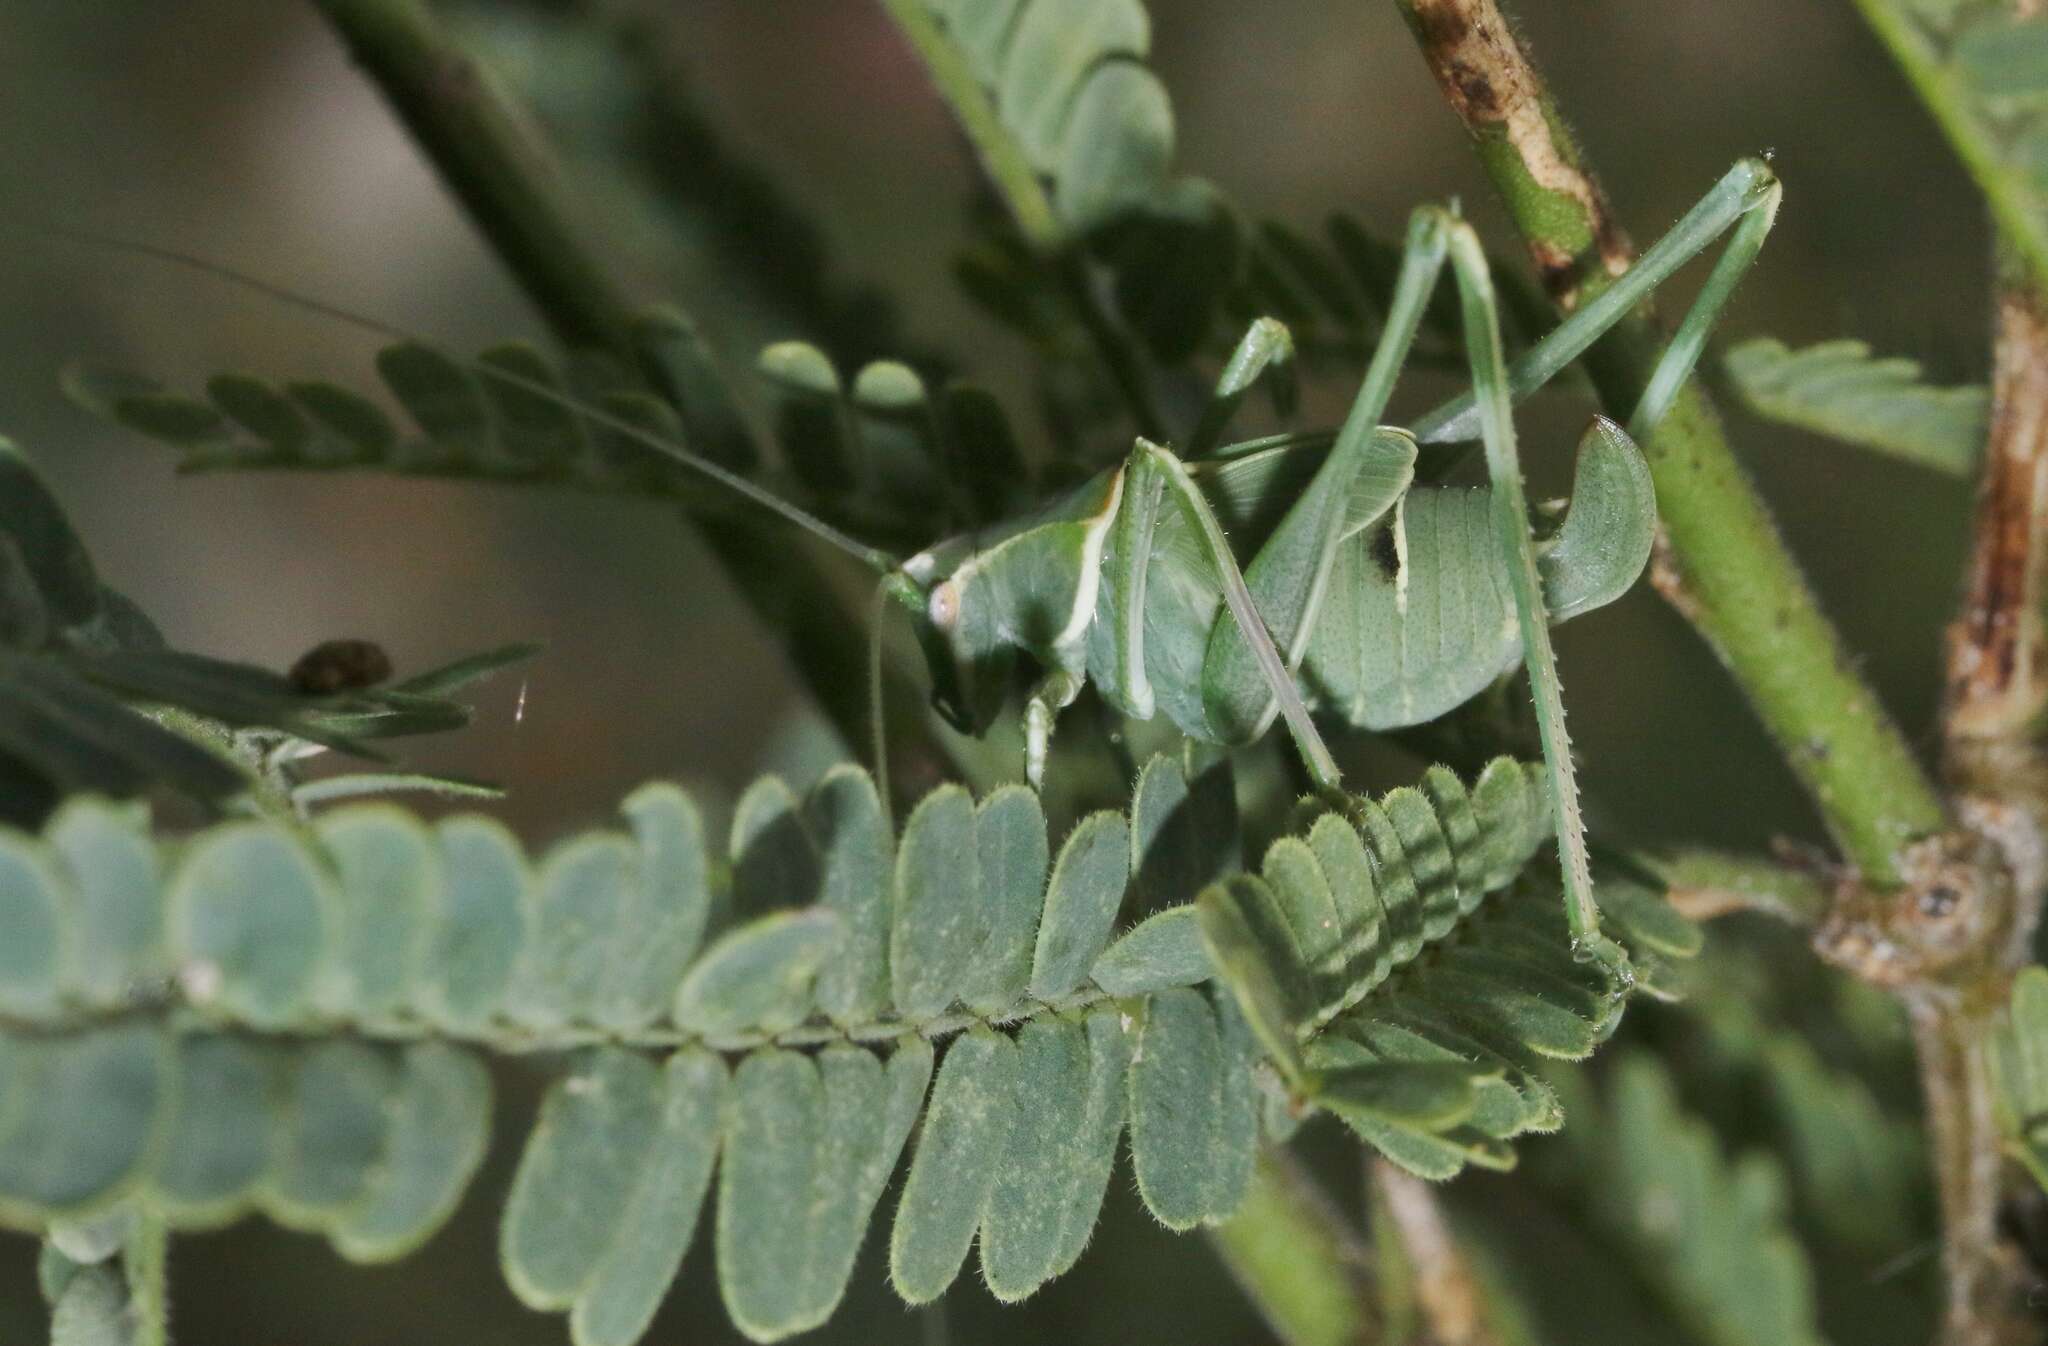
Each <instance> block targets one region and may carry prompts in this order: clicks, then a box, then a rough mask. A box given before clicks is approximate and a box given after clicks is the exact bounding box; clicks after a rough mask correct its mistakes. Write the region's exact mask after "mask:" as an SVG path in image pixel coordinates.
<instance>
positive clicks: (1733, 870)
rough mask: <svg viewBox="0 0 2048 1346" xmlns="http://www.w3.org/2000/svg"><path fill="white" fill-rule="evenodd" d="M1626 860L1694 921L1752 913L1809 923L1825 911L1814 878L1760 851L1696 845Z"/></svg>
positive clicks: (1821, 886) (1822, 887) (1824, 895)
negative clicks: (1652, 878) (1650, 874)
mask: <svg viewBox="0 0 2048 1346" xmlns="http://www.w3.org/2000/svg"><path fill="white" fill-rule="evenodd" d="M1629 858H1630V859H1632V860H1634V861H1635V862H1636V863H1638V864H1640V865H1642V866H1643V867H1644V868H1646V869H1648V870H1650V871H1651V872H1653V873H1655V874H1656V875H1657V877H1658V878H1660V879H1662V880H1664V882H1665V883H1666V884H1667V885H1669V888H1670V891H1669V893H1668V894H1667V896H1668V897H1669V899H1670V902H1671V904H1672V905H1673V906H1675V907H1677V908H1678V909H1679V910H1680V911H1681V912H1683V913H1684V914H1685V915H1687V916H1690V917H1691V918H1693V919H1694V920H1696V921H1699V920H1711V919H1712V918H1714V917H1717V916H1729V915H1733V914H1734V913H1736V912H1739V911H1754V912H1759V913H1761V914H1763V915H1766V916H1774V917H1776V918H1777V919H1779V920H1781V921H1787V922H1790V923H1791V924H1793V925H1798V926H1814V925H1818V924H1820V921H1821V918H1822V917H1823V916H1825V915H1826V914H1827V910H1828V902H1829V900H1830V897H1831V894H1830V893H1829V891H1828V887H1827V885H1826V884H1825V883H1823V882H1821V880H1820V879H1819V877H1818V876H1816V875H1814V874H1812V873H1809V872H1807V871H1805V870H1799V869H1792V868H1789V867H1787V866H1785V865H1782V864H1779V863H1778V862H1777V861H1775V860H1771V859H1768V858H1766V857H1764V856H1761V855H1736V854H1733V853H1731V852H1728V851H1715V850H1704V849H1700V850H1682V851H1664V852H1640V851H1639V852H1634V853H1631V855H1630V857H1629Z"/></svg>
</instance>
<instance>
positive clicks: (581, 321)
mask: <svg viewBox="0 0 2048 1346" xmlns="http://www.w3.org/2000/svg"><path fill="white" fill-rule="evenodd" d="M316 3H317V4H318V5H319V6H320V8H321V9H322V10H324V11H325V12H326V14H327V17H328V19H329V20H330V21H331V22H332V23H333V24H334V26H335V28H336V29H337V30H339V31H340V33H341V34H342V36H343V37H344V38H345V39H346V40H347V42H348V46H349V51H350V53H351V54H352V55H353V56H354V57H355V60H356V62H357V63H358V64H359V65H361V66H362V68H363V70H364V72H365V73H366V74H368V75H369V77H370V78H371V79H372V80H374V81H376V83H377V86H378V87H379V88H380V89H382V90H383V91H384V96H385V97H386V98H388V99H389V100H390V101H391V105H392V108H393V110H394V111H396V112H397V113H398V115H399V117H400V119H401V120H403V121H404V122H405V125H406V129H407V130H409V131H411V132H412V134H413V137H414V138H415V139H417V140H418V141H419V143H420V148H421V149H423V150H425V151H426V153H427V156H428V157H429V158H430V159H432V160H433V162H434V166H435V167H436V168H437V169H438V170H439V171H440V173H441V177H442V179H443V180H444V181H446V183H447V184H448V187H449V190H451V191H453V192H454V193H455V195H456V196H457V197H458V198H459V199H460V200H461V201H462V203H463V204H464V205H465V206H467V207H468V208H469V210H470V214H471V216H472V218H473V219H474V220H475V221H476V225H477V228H478V229H480V230H481V231H482V232H483V235H484V237H485V238H487V239H488V240H490V244H491V247H492V248H493V250H495V251H496V252H497V254H498V256H499V257H501V258H503V259H504V262H505V264H506V265H507V266H509V267H510V268H511V269H512V271H513V274H515V275H516V276H518V277H519V283H520V284H521V285H522V286H524V287H525V289H526V291H527V293H529V294H530V295H532V296H533V300H534V303H535V305H536V306H537V307H538V308H539V309H540V311H541V313H542V315H543V316H544V317H546V319H547V320H548V322H549V323H550V324H551V325H552V326H553V327H554V329H555V332H556V334H557V335H558V336H560V337H561V339H562V341H563V343H564V344H565V345H569V346H595V347H599V348H602V349H605V350H613V351H622V350H623V351H629V352H630V350H631V341H630V338H629V335H628V333H629V331H630V328H631V321H630V319H631V310H630V309H629V307H628V305H627V302H626V298H625V295H624V293H623V292H622V291H621V290H619V289H618V288H617V286H616V285H615V284H614V283H613V281H612V278H611V276H610V275H609V274H607V272H606V270H605V268H604V267H603V266H602V265H601V264H599V262H598V261H597V259H596V258H595V256H593V255H592V254H591V253H590V252H589V251H587V250H586V249H585V248H584V246H583V244H582V233H583V231H582V229H581V227H580V225H579V222H578V221H577V220H576V218H575V215H574V212H573V211H572V210H571V209H570V201H569V194H568V192H567V191H566V190H565V188H564V184H563V183H562V182H561V179H560V175H559V171H558V169H557V167H556V165H555V163H554V161H553V159H552V158H551V156H550V155H549V153H548V151H547V148H546V146H545V145H544V144H543V143H542V141H541V139H540V136H539V134H538V132H537V130H536V128H535V127H534V126H533V125H532V124H531V123H530V122H529V121H528V120H527V119H526V118H525V117H524V116H523V115H521V113H520V111H519V109H518V108H517V107H516V106H515V105H514V104H513V103H512V101H511V100H510V99H509V98H507V97H506V96H505V94H504V92H503V90H502V89H500V88H499V86H498V84H497V82H496V81H495V80H494V79H493V78H492V77H491V75H490V73H489V72H488V71H486V70H485V69H484V68H483V67H482V66H481V65H479V64H478V63H477V62H476V61H475V60H474V59H473V58H472V57H471V56H470V55H469V53H467V52H465V51H464V50H462V48H461V47H459V46H458V45H456V44H455V43H454V42H453V41H452V40H450V38H449V36H448V35H447V33H446V32H445V31H444V30H443V29H442V26H441V24H440V21H439V20H437V19H436V18H435V17H434V16H433V14H432V13H430V12H429V11H428V10H427V8H426V7H425V6H424V5H423V4H420V3H417V0H316ZM486 204H487V205H488V208H487V209H486V208H483V207H484V206H485V205H486Z"/></svg>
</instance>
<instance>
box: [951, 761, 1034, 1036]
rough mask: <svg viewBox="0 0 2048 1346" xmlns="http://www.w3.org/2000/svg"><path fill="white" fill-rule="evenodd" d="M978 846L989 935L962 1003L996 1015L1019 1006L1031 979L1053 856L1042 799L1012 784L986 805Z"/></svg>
mask: <svg viewBox="0 0 2048 1346" xmlns="http://www.w3.org/2000/svg"><path fill="white" fill-rule="evenodd" d="M974 847H975V859H976V864H977V876H978V879H979V882H980V884H981V887H980V889H979V893H980V898H981V902H982V905H983V907H984V908H985V909H986V910H987V912H988V933H987V935H986V936H984V937H983V939H982V941H981V946H980V947H979V948H978V949H976V950H975V953H974V958H973V960H972V962H971V963H970V964H969V965H968V969H967V977H966V981H965V982H964V984H963V985H962V987H961V991H960V998H961V1000H963V1001H965V1002H966V1003H967V1004H968V1005H970V1006H972V1007H973V1008H974V1009H976V1010H978V1011H980V1012H982V1013H984V1014H992V1013H999V1012H1000V1011H1001V1010H1003V1009H1004V1008H1005V1007H1007V1006H1010V1005H1014V1004H1015V1003H1017V1001H1018V1000H1019V999H1020V998H1021V997H1022V996H1023V994H1024V988H1025V983H1026V982H1027V981H1029V980H1030V977H1031V962H1032V955H1033V953H1034V952H1035V938H1036V935H1037V933H1038V918H1039V912H1040V909H1041V907H1042V906H1043V905H1044V903H1043V902H1042V901H1041V900H1040V899H1041V896H1042V894H1043V893H1044V892H1045V874H1046V865H1047V863H1048V862H1049V860H1050V857H1051V843H1050V841H1048V839H1047V837H1046V831H1045V811H1044V810H1043V809H1042V808H1040V807H1039V803H1038V796H1037V795H1035V794H1033V793H1032V792H1031V791H1029V790H1027V789H1025V788H1024V787H1023V786H1020V785H1011V786H1005V787H1003V788H1001V789H998V790H996V791H995V792H994V793H993V794H991V795H989V796H988V798H986V799H984V800H982V801H981V803H980V805H978V806H977V807H976V809H975V811H974Z"/></svg>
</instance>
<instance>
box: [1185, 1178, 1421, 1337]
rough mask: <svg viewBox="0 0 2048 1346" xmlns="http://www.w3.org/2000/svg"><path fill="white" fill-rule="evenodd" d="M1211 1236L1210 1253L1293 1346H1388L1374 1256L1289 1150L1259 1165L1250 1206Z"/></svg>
mask: <svg viewBox="0 0 2048 1346" xmlns="http://www.w3.org/2000/svg"><path fill="white" fill-rule="evenodd" d="M1208 1232H1209V1241H1210V1246H1212V1247H1213V1248H1215V1250H1216V1254H1217V1256H1219V1257H1221V1258H1222V1259H1223V1265H1224V1266H1226V1267H1228V1268H1229V1270H1230V1274H1231V1275H1232V1276H1233V1277H1235V1278H1236V1280H1237V1283H1238V1284H1239V1285H1240V1286H1242V1287H1243V1289H1244V1292H1245V1294H1246V1295H1247V1296H1248V1297H1249V1298H1250V1299H1251V1301H1252V1303H1254V1304H1256V1305H1257V1306H1258V1309H1259V1312H1260V1314H1261V1315H1262V1316H1263V1317H1264V1318H1265V1320H1266V1325H1267V1326H1268V1327H1270V1328H1271V1329H1272V1330H1273V1335H1274V1336H1276V1337H1278V1338H1279V1339H1280V1340H1281V1341H1282V1342H1284V1343H1286V1346H1363V1344H1364V1343H1366V1342H1371V1341H1379V1340H1381V1326H1382V1324H1381V1322H1380V1314H1379V1310H1378V1307H1377V1305H1376V1303H1375V1301H1374V1298H1373V1295H1372V1254H1371V1252H1370V1250H1369V1249H1368V1248H1367V1247H1366V1245H1365V1243H1364V1242H1363V1241H1362V1240H1361V1239H1360V1238H1359V1236H1358V1233H1357V1231H1355V1230H1354V1229H1352V1228H1351V1226H1350V1225H1349V1224H1348V1223H1347V1222H1346V1221H1345V1219H1344V1217H1343V1215H1342V1214H1341V1213H1340V1212H1339V1211H1338V1210H1337V1208H1336V1207H1335V1206H1334V1205H1333V1204H1332V1203H1331V1201H1330V1198H1329V1196H1328V1195H1327V1194H1326V1193H1324V1192H1323V1190H1322V1189H1321V1188H1320V1187H1318V1186H1317V1185H1316V1183H1315V1181H1314V1179H1312V1178H1310V1177H1309V1175H1308V1173H1307V1171H1306V1170H1304V1169H1303V1168H1302V1166H1301V1163H1300V1161H1299V1160H1297V1159H1295V1158H1294V1157H1293V1156H1292V1155H1291V1154H1289V1153H1288V1152H1286V1151H1285V1150H1278V1149H1273V1150H1267V1151H1266V1152H1265V1153H1264V1154H1262V1155H1261V1156H1260V1157H1259V1164H1258V1168H1257V1169H1256V1170H1255V1171H1254V1173H1253V1175H1252V1188H1251V1192H1250V1194H1249V1195H1247V1196H1246V1198H1245V1202H1244V1205H1242V1206H1241V1207H1239V1208H1238V1212H1237V1214H1235V1215H1233V1216H1231V1217H1230V1219H1229V1220H1227V1221H1225V1222H1224V1223H1223V1224H1221V1225H1218V1226H1217V1227H1216V1228H1214V1229H1211V1230H1210V1231H1208Z"/></svg>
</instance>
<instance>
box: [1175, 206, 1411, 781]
mask: <svg viewBox="0 0 2048 1346" xmlns="http://www.w3.org/2000/svg"><path fill="white" fill-rule="evenodd" d="M1444 220H1445V216H1444V215H1443V212H1441V211H1438V210H1431V209H1427V208H1425V209H1422V210H1418V211H1416V212H1415V214H1414V215H1413V216H1411V217H1410V220H1409V224H1408V239H1407V244H1406V246H1405V247H1404V249H1403V252H1402V261H1401V271H1400V275H1399V277H1398V279H1397V280H1396V281H1395V285H1394V298H1393V302H1392V303H1391V304H1390V305H1389V306H1388V314H1387V325H1386V330H1385V332H1384V333H1383V334H1382V335H1381V338H1380V344H1379V348H1378V349H1377V350H1375V351H1374V352H1373V357H1372V365H1371V367H1370V368H1369V369H1368V370H1367V371H1366V376H1365V382H1364V384H1363V385H1362V386H1361V387H1360V388H1359V390H1358V396H1357V398H1356V399H1355V400H1354V401H1353V402H1352V404H1351V411H1350V414H1349V415H1347V416H1346V417H1345V418H1344V425H1343V427H1342V428H1341V429H1340V430H1339V431H1338V432H1337V440H1336V443H1335V444H1334V445H1332V446H1331V449H1330V453H1329V456H1328V457H1327V458H1325V459H1324V460H1323V464H1322V466H1321V467H1320V468H1318V469H1317V470H1316V474H1315V477H1314V478H1313V479H1312V480H1311V481H1310V482H1309V484H1308V488H1307V489H1306V490H1305V491H1303V492H1302V494H1301V498H1300V499H1298V500H1296V501H1295V502H1294V504H1293V505H1292V506H1291V507H1289V509H1288V511H1287V514H1286V517H1284V518H1283V519H1282V520H1281V521H1280V526H1279V527H1278V528H1276V529H1275V530H1274V532H1273V535H1272V536H1271V537H1270V538H1268V539H1267V540H1266V543H1265V545H1264V546H1263V547H1261V548H1260V549H1259V554H1258V555H1257V556H1255V557H1253V558H1252V561H1251V564H1250V566H1249V567H1247V568H1246V571H1245V583H1246V585H1247V586H1248V587H1249V590H1250V593H1251V596H1252V599H1253V601H1254V603H1255V604H1256V605H1257V607H1258V610H1259V612H1260V613H1262V614H1264V617H1265V623H1266V626H1267V627H1268V628H1269V629H1270V631H1271V633H1272V639H1273V641H1274V642H1275V643H1277V644H1278V645H1279V646H1280V648H1281V649H1282V650H1283V651H1284V652H1285V654H1284V658H1283V661H1282V662H1283V665H1284V667H1285V668H1286V669H1288V670H1289V671H1290V681H1289V686H1290V687H1292V681H1291V670H1293V669H1294V668H1296V667H1298V666H1299V665H1300V663H1301V657H1302V654H1303V652H1304V651H1306V650H1307V648H1308V641H1309V636H1310V634H1311V633H1312V632H1313V631H1314V629H1315V623H1316V617H1317V615H1318V614H1319V613H1320V612H1321V611H1322V607H1323V601H1324V599H1325V598H1326V597H1327V596H1328V593H1329V587H1330V572H1331V570H1332V568H1333V567H1334V566H1335V564H1336V559H1337V544H1338V543H1339V542H1341V541H1342V540H1343V538H1344V535H1345V527H1346V523H1347V520H1350V519H1351V518H1352V517H1353V514H1354V511H1353V498H1352V497H1353V492H1354V489H1355V488H1356V487H1357V486H1358V485H1359V483H1360V479H1361V477H1362V476H1363V474H1364V473H1365V472H1366V471H1367V469H1368V468H1369V467H1377V468H1379V469H1380V472H1379V480H1378V481H1377V483H1376V484H1377V486H1378V488H1379V491H1380V493H1381V494H1383V495H1384V503H1383V504H1382V505H1381V506H1380V508H1381V510H1384V509H1385V508H1387V507H1390V506H1392V505H1393V503H1394V502H1395V501H1396V500H1398V499H1400V497H1401V495H1402V493H1403V492H1405V491H1406V490H1407V489H1408V485H1409V483H1410V482H1411V481H1412V480H1413V478H1414V453H1413V450H1412V447H1411V448H1410V449H1409V451H1408V453H1407V454H1406V457H1405V460H1402V461H1394V460H1392V459H1390V458H1388V457H1387V456H1386V455H1385V454H1381V455H1380V456H1379V457H1378V458H1377V459H1376V457H1375V453H1374V449H1375V446H1376V445H1380V444H1385V443H1388V442H1389V441H1386V440H1383V439H1376V438H1375V436H1374V431H1375V430H1377V429H1378V428H1379V423H1380V417H1381V416H1382V415H1383V414H1384V413H1385V412H1386V409H1387V401H1388V399H1389V398H1390V397H1392V395H1393V391H1394V383H1395V380H1396V379H1398V378H1399V377H1400V373H1401V366H1402V365H1404V364H1406V363H1407V361H1408V351H1409V348H1410V347H1411V346H1412V345H1413V344H1414V342H1415V333H1416V329H1417V328H1419V327H1420V326H1421V324H1422V313H1423V310H1424V309H1425V308H1426V307H1427V306H1428V303H1429V294H1430V291H1431V290H1432V289H1433V288H1435V285H1436V278H1437V273H1438V272H1439V271H1440V270H1441V269H1442V267H1443V261H1444V247H1445V228H1444ZM1212 517H1213V516H1212ZM1226 592H1227V591H1226ZM1270 681H1271V679H1270V678H1269V677H1268V676H1267V674H1266V672H1265V670H1264V669H1263V668H1262V667H1261V661H1260V660H1259V658H1258V656H1257V652H1256V651H1255V650H1254V649H1253V646H1252V643H1251V641H1250V639H1249V632H1248V631H1247V630H1246V629H1245V626H1244V623H1243V622H1241V621H1235V622H1222V621H1219V622H1218V623H1217V624H1216V628H1215V630H1214V631H1212V632H1211V634H1210V637H1209V646H1208V649H1207V652H1206V653H1205V655H1204V657H1203V661H1202V704H1203V709H1204V710H1205V711H1206V712H1207V714H1208V718H1209V722H1210V726H1211V728H1212V729H1213V730H1214V731H1215V735H1216V738H1217V739H1218V740H1219V741H1220V742H1224V743H1243V742H1249V741H1251V740H1252V739H1255V738H1258V737H1259V736H1260V735H1261V734H1263V733H1265V731H1266V729H1267V727H1268V726H1269V725H1271V724H1272V722H1273V714H1274V711H1275V710H1276V709H1277V708H1279V707H1280V704H1281V703H1280V702H1279V701H1278V700H1277V699H1276V698H1275V697H1273V696H1272V695H1270V693H1269V690H1268V687H1269V683H1270Z"/></svg>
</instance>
